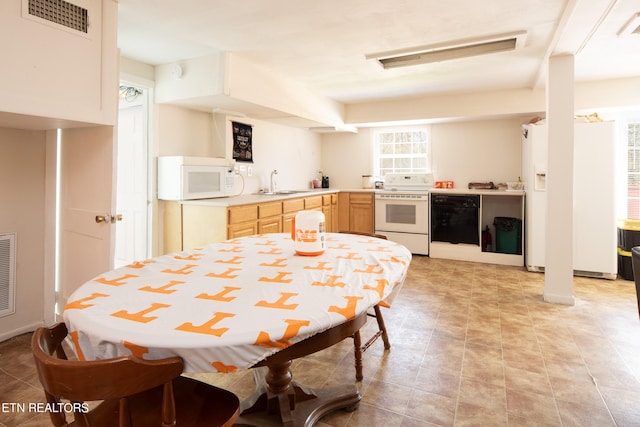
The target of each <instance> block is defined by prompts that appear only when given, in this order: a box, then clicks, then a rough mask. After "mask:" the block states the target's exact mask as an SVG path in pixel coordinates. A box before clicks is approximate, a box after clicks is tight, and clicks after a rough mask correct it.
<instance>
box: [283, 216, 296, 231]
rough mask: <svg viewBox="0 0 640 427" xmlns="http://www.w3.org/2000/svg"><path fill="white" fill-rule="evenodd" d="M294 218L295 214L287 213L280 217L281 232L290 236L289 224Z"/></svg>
mask: <svg viewBox="0 0 640 427" xmlns="http://www.w3.org/2000/svg"><path fill="white" fill-rule="evenodd" d="M295 216H296V213H295V212H294V213H289V214H284V215H282V232H283V233H289V234H291V223H292V222H293V217H295Z"/></svg>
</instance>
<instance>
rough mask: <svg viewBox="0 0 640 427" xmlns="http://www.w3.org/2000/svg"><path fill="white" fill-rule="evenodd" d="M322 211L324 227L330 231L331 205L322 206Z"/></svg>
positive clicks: (331, 219)
mask: <svg viewBox="0 0 640 427" xmlns="http://www.w3.org/2000/svg"><path fill="white" fill-rule="evenodd" d="M322 213H323V214H324V228H325V231H326V232H328V233H331V232H332V231H334V230H333V225H332V224H333V222H332V221H333V212H332V210H331V205H329V206H323V207H322Z"/></svg>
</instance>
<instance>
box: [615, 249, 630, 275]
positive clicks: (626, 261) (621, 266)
mask: <svg viewBox="0 0 640 427" xmlns="http://www.w3.org/2000/svg"><path fill="white" fill-rule="evenodd" d="M618 275H619V276H622V278H623V279H624V280H633V263H632V260H631V252H630V251H625V250H623V249H622V248H620V247H619V248H618Z"/></svg>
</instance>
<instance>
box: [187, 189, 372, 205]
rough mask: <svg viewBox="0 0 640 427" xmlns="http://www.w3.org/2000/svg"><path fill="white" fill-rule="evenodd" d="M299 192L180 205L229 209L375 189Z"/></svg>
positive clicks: (197, 201)
mask: <svg viewBox="0 0 640 427" xmlns="http://www.w3.org/2000/svg"><path fill="white" fill-rule="evenodd" d="M294 191H299V192H298V193H293V194H274V195H263V194H240V195H237V196H231V197H221V198H219V199H199V200H181V201H180V202H179V203H180V204H183V205H196V206H219V207H229V206H239V205H251V204H254V203H265V202H273V201H277V200H286V199H297V198H300V197H311V196H317V195H322V194H331V193H339V192H349V193H353V192H373V191H374V190H373V189H362V188H359V189H342V190H339V189H337V188H317V189H313V190H311V189H308V190H294Z"/></svg>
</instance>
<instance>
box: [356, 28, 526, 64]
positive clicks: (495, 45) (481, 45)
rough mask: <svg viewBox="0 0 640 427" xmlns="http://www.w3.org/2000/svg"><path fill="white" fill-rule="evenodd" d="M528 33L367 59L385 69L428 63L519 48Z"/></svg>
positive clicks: (498, 36)
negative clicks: (374, 61) (372, 60)
mask: <svg viewBox="0 0 640 427" xmlns="http://www.w3.org/2000/svg"><path fill="white" fill-rule="evenodd" d="M526 34H527V33H526V32H524V31H523V32H517V33H510V34H499V35H495V36H489V37H482V38H477V39H465V40H457V41H452V42H448V43H442V44H436V45H429V46H419V47H414V48H410V49H402V50H395V51H389V52H380V53H372V54H369V55H366V56H365V57H366V59H375V60H376V61H378V63H380V65H382V67H383V68H385V69H388V68H398V67H406V66H410V65H419V64H428V63H431V62H442V61H449V60H452V59H460V58H468V57H470V56H477V55H486V54H490V53H497V52H506V51H511V50H515V49H518V48H521V47H522V46H524V41H525V38H526Z"/></svg>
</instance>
